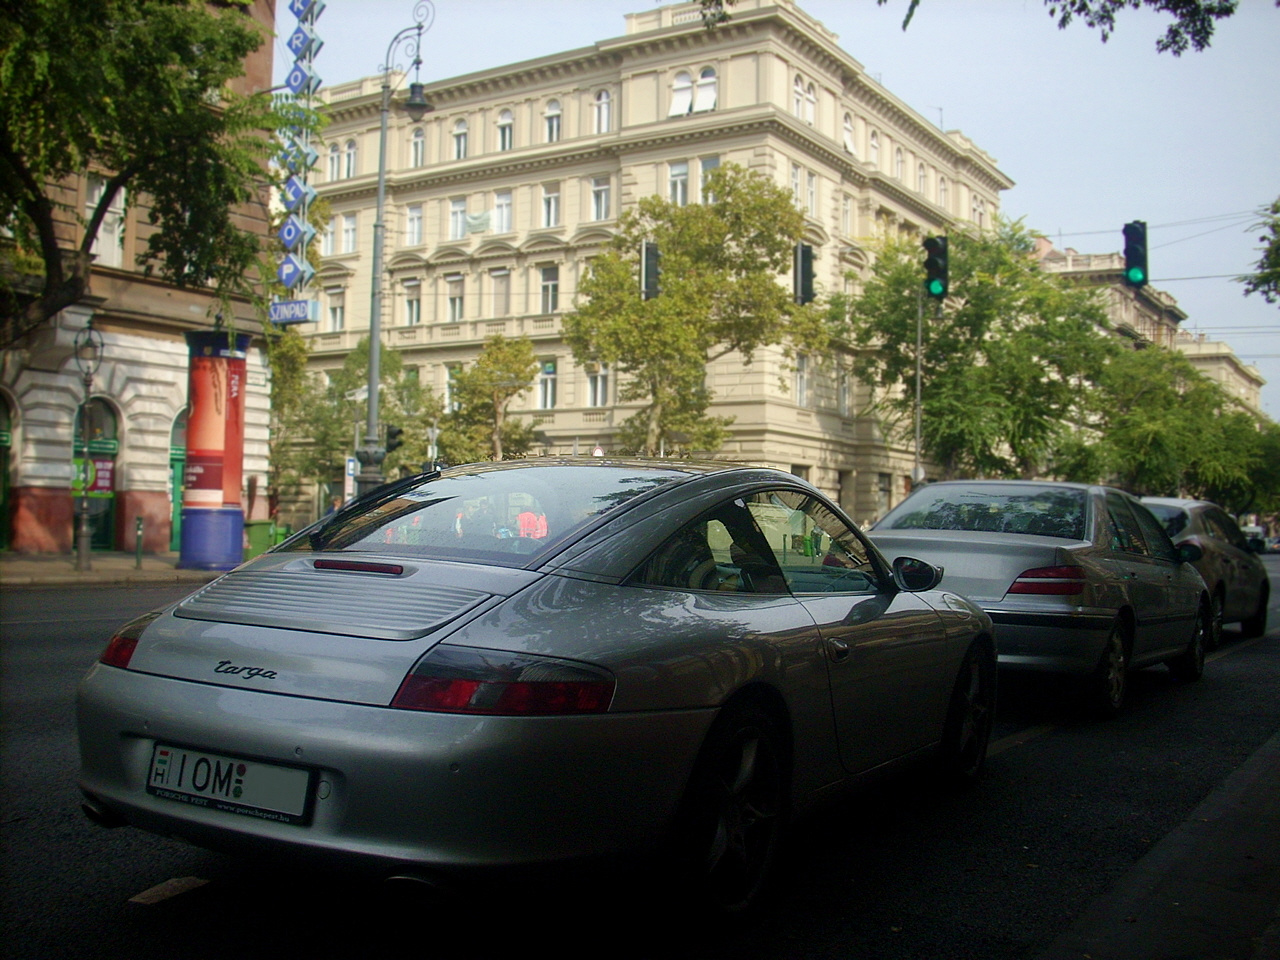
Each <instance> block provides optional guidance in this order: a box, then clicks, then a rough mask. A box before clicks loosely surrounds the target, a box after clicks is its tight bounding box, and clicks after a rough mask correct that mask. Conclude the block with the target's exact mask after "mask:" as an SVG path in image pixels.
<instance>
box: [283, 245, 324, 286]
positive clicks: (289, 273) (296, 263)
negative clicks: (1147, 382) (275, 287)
mask: <svg viewBox="0 0 1280 960" xmlns="http://www.w3.org/2000/svg"><path fill="white" fill-rule="evenodd" d="M315 273H316V272H315V270H314V269H313V268H312V266H311V264H309V263H307V261H306V260H305V259H303V258H302V257H300V256H298V255H297V254H296V253H291V254H289V255H288V256H287V257H285V258H284V259H283V260H282V261H280V269H279V270H277V271H276V279H278V280H279V281H280V282H281V283H282V284H284V285H285V286H286V287H289V288H290V289H293V288H294V287H296V286H298V284H303V285H304V286H305V285H306V284H308V283H310V282H311V278H312V277H313V276H315Z"/></svg>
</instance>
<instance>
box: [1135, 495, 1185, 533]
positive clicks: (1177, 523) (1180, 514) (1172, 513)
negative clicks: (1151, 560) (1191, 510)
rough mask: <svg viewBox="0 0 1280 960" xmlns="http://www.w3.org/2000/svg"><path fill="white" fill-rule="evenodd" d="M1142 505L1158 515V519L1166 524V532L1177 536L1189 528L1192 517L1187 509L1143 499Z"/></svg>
mask: <svg viewBox="0 0 1280 960" xmlns="http://www.w3.org/2000/svg"><path fill="white" fill-rule="evenodd" d="M1142 505H1143V506H1144V507H1146V508H1147V509H1148V510H1150V511H1151V512H1152V513H1154V514H1155V515H1156V519H1157V520H1159V521H1160V522H1161V523H1162V524H1163V525H1164V532H1165V533H1167V534H1169V536H1171V537H1176V536H1177V535H1178V534H1180V533H1181V532H1182V531H1183V530H1185V529H1187V521H1188V520H1190V519H1191V518H1190V517H1189V516H1188V515H1187V511H1185V510H1183V509H1182V508H1181V507H1174V506H1170V505H1169V504H1166V503H1150V502H1149V501H1146V500H1143V501H1142Z"/></svg>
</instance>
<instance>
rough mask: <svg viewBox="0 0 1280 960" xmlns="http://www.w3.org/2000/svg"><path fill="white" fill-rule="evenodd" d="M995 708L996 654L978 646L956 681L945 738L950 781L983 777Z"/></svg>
mask: <svg viewBox="0 0 1280 960" xmlns="http://www.w3.org/2000/svg"><path fill="white" fill-rule="evenodd" d="M995 706H996V659H995V654H994V653H993V652H992V651H991V648H990V647H988V646H985V645H982V644H974V645H973V646H972V647H970V648H969V653H968V654H967V655H966V656H965V658H964V664H963V665H962V666H961V667H960V675H959V676H958V677H957V678H956V686H955V690H954V691H952V694H951V706H950V708H949V709H948V711H947V727H946V730H945V732H944V733H943V735H942V772H943V775H944V776H945V777H946V779H947V780H949V781H952V782H954V783H956V784H958V785H965V784H968V783H971V782H973V781H974V780H976V779H977V778H978V775H979V774H981V773H982V768H983V766H984V765H985V764H986V761H987V744H988V743H989V742H990V741H991V725H992V722H993V720H994V719H995Z"/></svg>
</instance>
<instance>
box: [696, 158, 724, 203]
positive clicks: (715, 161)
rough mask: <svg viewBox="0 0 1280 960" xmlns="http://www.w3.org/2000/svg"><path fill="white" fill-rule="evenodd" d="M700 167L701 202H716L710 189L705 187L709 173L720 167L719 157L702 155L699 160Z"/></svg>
mask: <svg viewBox="0 0 1280 960" xmlns="http://www.w3.org/2000/svg"><path fill="white" fill-rule="evenodd" d="M701 167H702V169H701V174H702V179H701V182H700V183H699V187H700V188H701V190H702V202H703V203H715V202H716V198H715V196H714V195H713V194H712V193H711V191H710V190H708V189H707V180H708V178H709V177H710V176H711V174H712V173H714V172H715V171H716V170H717V169H718V168H719V167H720V158H719V157H703V158H702V161H701Z"/></svg>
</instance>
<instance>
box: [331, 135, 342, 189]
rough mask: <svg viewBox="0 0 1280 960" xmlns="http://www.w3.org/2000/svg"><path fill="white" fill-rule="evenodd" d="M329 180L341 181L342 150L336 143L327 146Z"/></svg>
mask: <svg viewBox="0 0 1280 960" xmlns="http://www.w3.org/2000/svg"><path fill="white" fill-rule="evenodd" d="M329 179H330V180H331V181H332V180H341V179H342V148H341V147H340V146H338V145H337V144H336V143H331V144H330V145H329Z"/></svg>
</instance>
